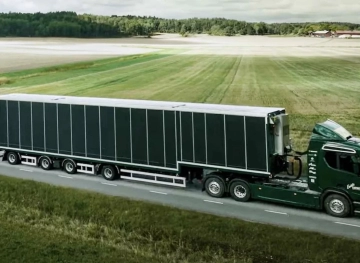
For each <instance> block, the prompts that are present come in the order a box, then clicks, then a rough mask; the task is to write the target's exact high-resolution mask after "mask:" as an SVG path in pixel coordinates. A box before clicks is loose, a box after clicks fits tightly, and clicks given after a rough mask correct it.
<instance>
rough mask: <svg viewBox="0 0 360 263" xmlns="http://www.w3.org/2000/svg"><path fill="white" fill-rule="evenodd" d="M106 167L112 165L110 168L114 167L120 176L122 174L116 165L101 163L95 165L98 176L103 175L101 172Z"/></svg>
mask: <svg viewBox="0 0 360 263" xmlns="http://www.w3.org/2000/svg"><path fill="white" fill-rule="evenodd" d="M105 165H110V166H112V167H114V168H115V170H116V172H117V173H118V174H120V168H119V167H118V166H117V165H116V164H112V163H99V164H97V165H95V167H96V168H95V169H96V174H101V170H102V168H103V167H104V166H105Z"/></svg>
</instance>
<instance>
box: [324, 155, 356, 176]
mask: <svg viewBox="0 0 360 263" xmlns="http://www.w3.org/2000/svg"><path fill="white" fill-rule="evenodd" d="M325 160H326V162H327V164H328V165H329V166H330V167H331V168H334V169H337V170H342V171H346V172H350V173H354V172H355V171H354V162H353V160H352V158H351V155H349V154H342V153H338V152H331V151H329V152H326V153H325Z"/></svg>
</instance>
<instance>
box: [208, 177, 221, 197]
mask: <svg viewBox="0 0 360 263" xmlns="http://www.w3.org/2000/svg"><path fill="white" fill-rule="evenodd" d="M205 190H206V193H207V194H208V195H210V196H212V197H218V198H220V197H222V196H223V195H224V193H225V184H224V183H223V181H222V180H220V179H219V178H216V177H212V178H209V179H207V180H206V183H205Z"/></svg>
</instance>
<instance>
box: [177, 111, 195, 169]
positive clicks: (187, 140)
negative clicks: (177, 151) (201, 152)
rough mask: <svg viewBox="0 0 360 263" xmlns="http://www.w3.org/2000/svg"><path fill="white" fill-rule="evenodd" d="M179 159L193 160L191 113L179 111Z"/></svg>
mask: <svg viewBox="0 0 360 263" xmlns="http://www.w3.org/2000/svg"><path fill="white" fill-rule="evenodd" d="M180 125H181V131H180V132H181V142H180V143H181V151H182V152H181V157H182V158H181V160H182V161H185V162H194V148H193V135H192V134H193V125H192V113H191V112H180Z"/></svg>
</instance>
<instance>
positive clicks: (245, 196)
mask: <svg viewBox="0 0 360 263" xmlns="http://www.w3.org/2000/svg"><path fill="white" fill-rule="evenodd" d="M230 195H231V197H232V198H233V199H234V200H236V201H241V202H246V201H248V200H249V199H250V188H249V187H248V185H247V184H246V183H244V182H241V181H235V182H233V183H232V184H231V185H230Z"/></svg>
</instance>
